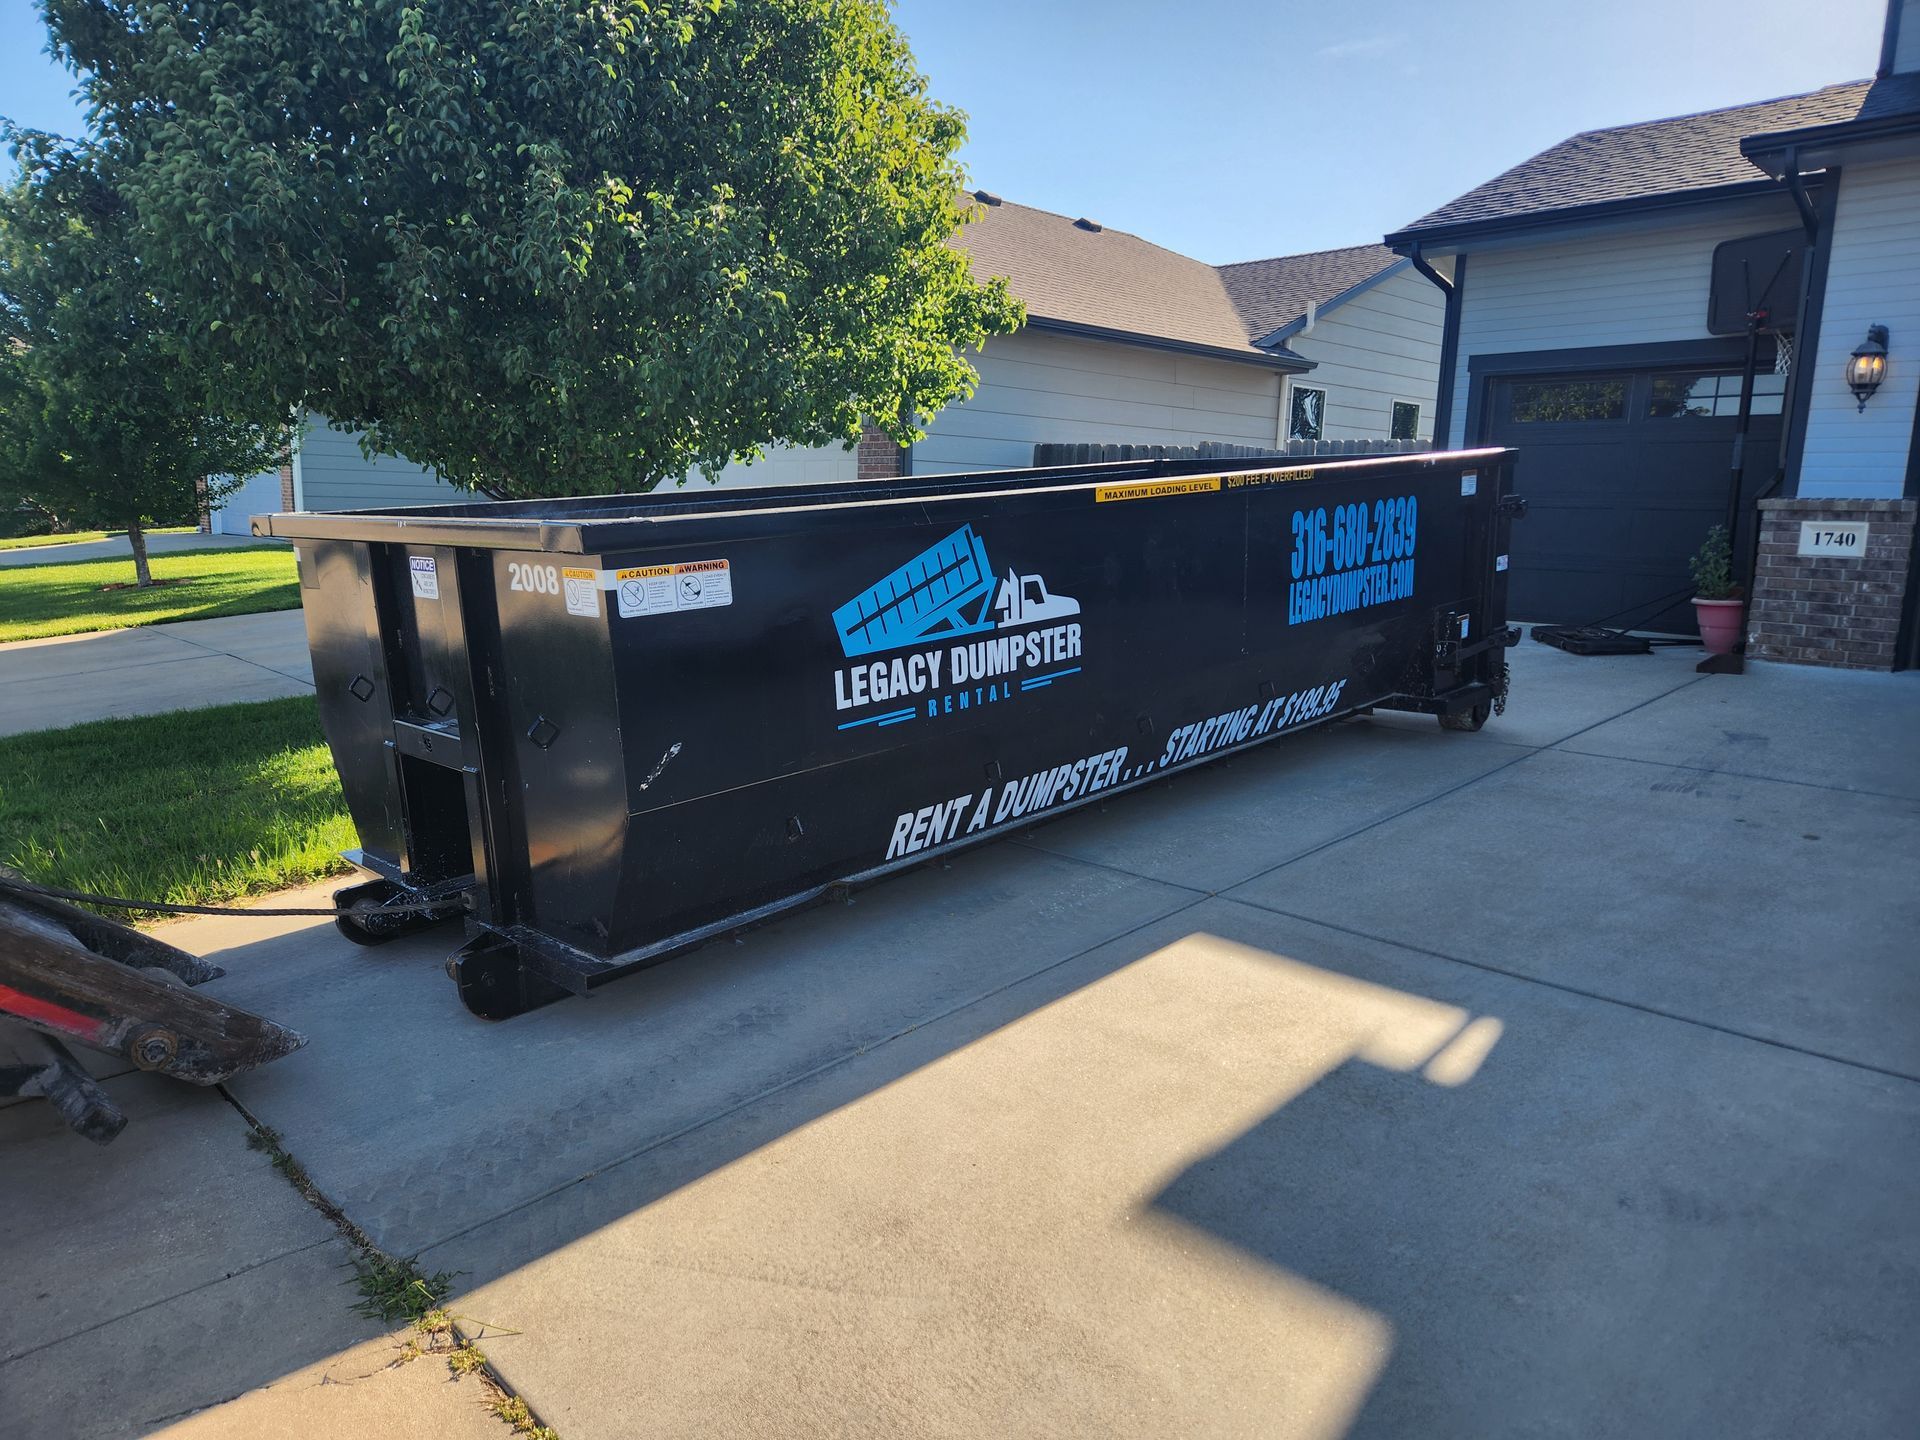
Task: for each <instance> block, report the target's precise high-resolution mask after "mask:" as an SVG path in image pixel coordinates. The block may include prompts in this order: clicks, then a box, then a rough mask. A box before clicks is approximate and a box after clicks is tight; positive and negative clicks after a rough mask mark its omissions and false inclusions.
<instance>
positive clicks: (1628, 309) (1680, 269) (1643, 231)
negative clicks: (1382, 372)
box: [1449, 171, 1853, 449]
mask: <svg viewBox="0 0 1920 1440" xmlns="http://www.w3.org/2000/svg"><path fill="white" fill-rule="evenodd" d="M1758 173H1759V172H1758V171H1756V172H1755V174H1756V175H1757V174H1758ZM1798 223H1799V221H1798V219H1797V217H1796V214H1795V212H1794V209H1793V204H1792V202H1791V201H1790V200H1788V199H1787V198H1786V197H1785V195H1784V194H1783V195H1782V196H1781V197H1780V198H1779V200H1778V201H1777V203H1773V202H1769V203H1767V204H1765V205H1762V206H1753V205H1742V206H1739V207H1731V206H1730V207H1728V208H1727V209H1726V210H1725V211H1724V212H1722V213H1721V214H1718V215H1715V216H1713V217H1711V218H1702V219H1694V220H1691V221H1686V222H1674V221H1667V222H1665V223H1661V224H1659V225H1657V226H1655V227H1652V228H1635V227H1627V226H1621V227H1618V228H1616V229H1612V230H1609V231H1607V232H1604V233H1595V234H1593V235H1591V236H1582V237H1581V238H1579V239H1573V240H1564V241H1561V242H1559V243H1557V244H1542V245H1538V246H1528V247H1526V248H1516V249H1510V250H1484V251H1483V250H1476V251H1473V252H1472V253H1471V254H1470V255H1469V257H1468V260H1467V269H1466V284H1465V287H1464V290H1463V294H1464V297H1465V302H1464V304H1463V305H1462V307H1461V315H1460V352H1459V357H1458V366H1457V368H1456V369H1455V371H1454V377H1453V385H1454V389H1453V420H1452V427H1451V434H1450V436H1449V444H1450V446H1451V447H1453V448H1456V449H1457V448H1459V447H1460V446H1461V445H1463V444H1464V443H1465V441H1466V424H1467V399H1468V396H1467V366H1468V362H1469V361H1470V360H1471V358H1472V357H1473V356H1475V355H1497V354H1505V353H1508V352H1512V351H1520V350H1574V349H1584V348H1586V347H1588V346H1595V345H1643V344H1650V343H1653V342H1656V341H1668V340H1698V339H1701V338H1703V337H1705V335H1706V334H1707V287H1708V281H1709V279H1710V278H1711V275H1712V270H1713V247H1714V246H1716V245H1718V244H1719V243H1720V242H1721V241H1722V240H1732V239H1734V238H1736V237H1738V236H1742V235H1756V234H1760V233H1762V232H1764V231H1767V230H1783V229H1786V228H1787V227H1788V226H1791V225H1796V224H1798ZM1851 343H1853V342H1849V344H1851Z"/></svg>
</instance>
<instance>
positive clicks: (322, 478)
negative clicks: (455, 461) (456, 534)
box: [300, 415, 484, 510]
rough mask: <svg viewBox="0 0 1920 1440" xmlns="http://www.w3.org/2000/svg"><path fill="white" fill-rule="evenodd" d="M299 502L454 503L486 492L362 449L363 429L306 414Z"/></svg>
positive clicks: (359, 505)
mask: <svg viewBox="0 0 1920 1440" xmlns="http://www.w3.org/2000/svg"><path fill="white" fill-rule="evenodd" d="M300 492H301V493H300V504H301V507H302V508H303V509H307V510H368V509H375V508H384V507H386V506H391V505H452V504H457V503H458V502H460V501H462V500H474V499H481V498H484V497H481V496H475V495H471V494H468V493H467V492H465V491H461V490H456V489H454V487H453V486H451V485H449V484H447V482H446V481H444V480H442V479H440V478H439V477H438V476H437V475H435V474H434V473H433V472H432V471H430V470H425V469H422V468H421V467H420V466H418V465H415V464H413V463H412V462H411V461H408V460H400V459H396V458H394V457H393V456H390V455H376V456H374V457H373V458H371V459H369V458H368V457H367V456H365V455H363V454H361V453H360V436H359V434H358V432H355V431H346V430H329V429H328V428H327V422H326V421H325V420H323V419H321V418H320V417H319V416H318V415H310V416H308V417H307V429H306V433H305V434H304V435H303V436H302V437H301V440H300Z"/></svg>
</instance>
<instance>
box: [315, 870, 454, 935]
mask: <svg viewBox="0 0 1920 1440" xmlns="http://www.w3.org/2000/svg"><path fill="white" fill-rule="evenodd" d="M417 899H418V896H417V895H416V894H415V893H414V892H410V891H408V890H406V889H405V888H404V887H402V886H399V885H396V884H394V883H393V882H392V881H391V880H369V881H367V882H366V883H364V884H361V885H349V886H347V888H346V889H344V890H336V891H334V892H333V903H334V904H335V905H338V906H339V907H340V908H341V909H342V910H344V911H346V912H347V913H345V914H343V915H340V916H338V917H337V918H336V919H335V920H334V922H333V925H334V928H335V929H336V930H338V931H339V932H340V933H341V934H342V935H344V936H346V937H347V939H349V940H351V941H352V942H353V943H354V944H356V945H384V944H386V943H387V942H388V941H389V940H398V939H399V938H400V937H401V936H402V935H412V934H414V933H416V932H417V931H421V930H427V929H431V928H432V927H433V926H435V925H438V924H439V923H440V922H441V921H443V920H450V919H452V918H453V917H454V916H456V915H458V914H459V913H460V904H459V901H458V900H457V899H456V900H454V901H453V902H452V903H451V904H449V905H448V906H447V907H446V908H445V909H444V910H421V909H407V910H391V911H389V910H383V909H382V908H381V907H382V906H384V905H388V904H391V903H393V902H395V901H403V902H412V901H415V900H417Z"/></svg>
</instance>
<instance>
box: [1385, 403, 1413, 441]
mask: <svg viewBox="0 0 1920 1440" xmlns="http://www.w3.org/2000/svg"><path fill="white" fill-rule="evenodd" d="M1387 438H1388V439H1390V440H1418V439H1419V438H1420V407H1419V406H1418V405H1416V404H1414V403H1413V402H1412V401H1411V400H1396V401H1394V402H1393V423H1392V425H1391V427H1390V428H1389V429H1388V431H1387Z"/></svg>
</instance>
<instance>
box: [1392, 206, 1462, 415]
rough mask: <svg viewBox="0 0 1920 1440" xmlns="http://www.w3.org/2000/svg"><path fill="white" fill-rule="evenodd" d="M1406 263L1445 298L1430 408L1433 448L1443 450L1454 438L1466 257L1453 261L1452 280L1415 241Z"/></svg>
mask: <svg viewBox="0 0 1920 1440" xmlns="http://www.w3.org/2000/svg"><path fill="white" fill-rule="evenodd" d="M1407 259H1408V260H1410V261H1412V262H1413V268H1414V269H1416V270H1418V271H1419V272H1420V273H1421V274H1422V275H1424V276H1426V277H1427V279H1428V280H1430V281H1432V282H1433V283H1434V284H1435V285H1437V286H1439V287H1440V293H1441V294H1442V295H1444V296H1446V297H1447V311H1446V318H1445V319H1444V320H1443V321H1442V322H1441V325H1440V373H1439V375H1437V376H1436V377H1435V384H1434V391H1435V396H1434V407H1433V448H1434V449H1436V450H1445V449H1446V448H1447V447H1448V445H1449V444H1450V443H1451V441H1452V438H1453V390H1454V380H1455V376H1454V371H1455V370H1456V369H1457V368H1458V366H1459V363H1460V280H1461V278H1462V277H1463V276H1464V275H1465V273H1466V264H1467V257H1466V255H1465V253H1462V254H1459V255H1456V256H1455V257H1454V260H1453V275H1454V278H1453V279H1451V280H1449V279H1447V277H1446V276H1444V275H1442V274H1441V273H1440V272H1439V271H1438V270H1436V269H1434V268H1433V265H1432V264H1431V263H1430V262H1429V261H1428V259H1427V257H1426V256H1425V255H1422V254H1421V253H1420V244H1419V242H1418V241H1415V242H1414V243H1413V244H1412V245H1410V246H1408V247H1407ZM1465 438H1466V442H1467V443H1468V444H1469V445H1471V444H1472V443H1473V437H1472V436H1470V435H1469V436H1467V437H1465Z"/></svg>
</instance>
